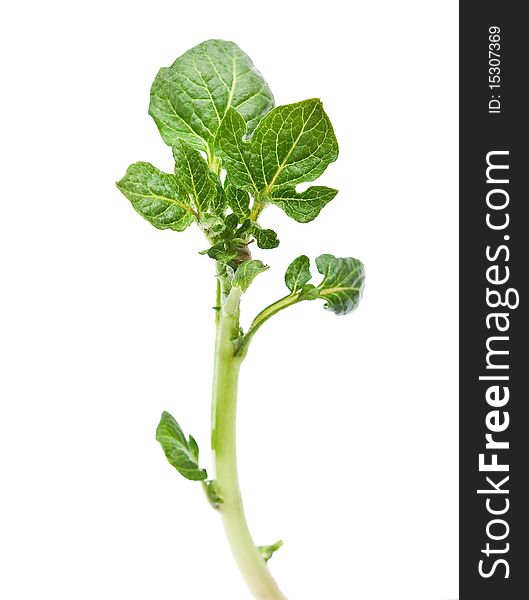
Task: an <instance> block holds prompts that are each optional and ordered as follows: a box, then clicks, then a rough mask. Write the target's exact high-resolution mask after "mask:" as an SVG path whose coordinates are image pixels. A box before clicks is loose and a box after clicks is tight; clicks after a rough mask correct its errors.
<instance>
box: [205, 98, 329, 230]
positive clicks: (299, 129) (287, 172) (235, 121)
mask: <svg viewBox="0 0 529 600" xmlns="http://www.w3.org/2000/svg"><path fill="white" fill-rule="evenodd" d="M246 135H247V131H246V124H245V122H244V119H243V118H242V117H241V116H240V115H239V114H238V113H237V111H236V110H233V109H232V110H229V111H228V112H227V113H226V117H225V119H224V121H223V122H222V124H221V126H220V128H219V130H218V132H217V147H218V151H219V154H220V155H221V157H222V161H223V165H224V166H225V167H226V168H227V170H228V172H229V174H230V181H232V182H233V184H234V185H236V187H238V188H241V189H244V190H246V191H248V192H250V193H251V194H252V195H253V196H254V197H256V198H260V199H261V200H264V201H265V202H266V201H270V202H272V203H273V204H276V205H277V206H280V207H281V208H282V209H283V210H284V211H285V212H286V213H287V215H289V216H290V217H292V218H294V219H296V221H299V222H300V223H307V222H308V221H312V219H314V218H315V217H316V216H317V215H318V214H319V212H320V211H321V209H322V208H323V207H324V206H325V205H326V204H327V202H330V201H331V200H332V199H333V198H334V196H335V195H336V194H337V191H336V190H333V189H332V188H327V187H321V186H313V187H310V188H309V189H307V190H305V191H304V192H299V193H298V192H296V190H295V186H296V185H297V184H299V183H304V182H310V181H314V180H315V179H317V178H318V177H319V176H320V175H321V174H322V173H323V172H324V171H325V169H326V168H327V166H328V165H329V164H330V163H331V162H334V161H335V160H336V158H337V157H338V142H337V141H336V137H335V135H334V131H333V128H332V125H331V122H330V120H329V117H328V116H327V115H326V113H325V111H324V110H323V105H322V103H321V102H320V100H317V99H311V100H304V101H302V102H297V103H295V104H287V105H285V106H278V107H276V108H274V109H273V110H271V111H270V112H269V113H267V114H266V115H265V116H264V117H263V119H262V120H261V122H260V123H259V125H258V126H257V129H256V130H255V132H254V134H253V136H252V137H251V139H250V141H246V139H245V138H246Z"/></svg>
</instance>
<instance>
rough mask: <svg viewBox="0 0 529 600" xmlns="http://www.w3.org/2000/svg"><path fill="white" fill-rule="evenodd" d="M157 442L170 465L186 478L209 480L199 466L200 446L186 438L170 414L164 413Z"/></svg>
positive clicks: (157, 430) (191, 438)
mask: <svg viewBox="0 0 529 600" xmlns="http://www.w3.org/2000/svg"><path fill="white" fill-rule="evenodd" d="M156 440H157V441H158V442H160V445H161V446H162V449H163V451H164V453H165V456H166V457H167V460H168V461H169V463H170V464H171V465H172V466H173V467H174V468H175V469H176V470H177V471H178V472H179V473H181V474H182V475H183V476H184V477H186V478H187V479H191V480H193V481H200V480H204V479H206V478H207V476H208V475H207V473H206V471H205V469H200V468H199V466H198V445H197V443H196V442H195V440H194V438H193V437H192V436H189V439H187V440H186V437H185V435H184V433H183V431H182V429H181V428H180V425H178V423H177V422H176V421H175V419H174V418H173V417H172V416H171V415H170V414H169V413H168V412H165V411H164V412H163V413H162V418H161V419H160V423H159V425H158V427H157V428H156Z"/></svg>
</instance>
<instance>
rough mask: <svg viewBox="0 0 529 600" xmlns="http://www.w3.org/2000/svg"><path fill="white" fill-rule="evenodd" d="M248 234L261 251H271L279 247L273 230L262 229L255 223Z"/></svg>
mask: <svg viewBox="0 0 529 600" xmlns="http://www.w3.org/2000/svg"><path fill="white" fill-rule="evenodd" d="M250 232H251V234H252V235H253V236H254V238H255V241H256V242H257V245H258V246H259V248H261V249H263V250H271V249H272V248H277V247H278V246H279V240H278V239H277V233H276V232H275V231H274V230H273V229H262V228H261V227H260V226H259V225H258V224H257V223H253V224H252V227H251V229H250Z"/></svg>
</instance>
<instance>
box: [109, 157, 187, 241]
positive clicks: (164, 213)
mask: <svg viewBox="0 0 529 600" xmlns="http://www.w3.org/2000/svg"><path fill="white" fill-rule="evenodd" d="M116 185H117V186H118V188H119V190H120V191H121V192H122V193H123V194H124V195H125V196H126V197H127V198H128V199H129V200H130V201H131V203H132V206H133V207H134V208H135V209H136V211H137V212H138V213H139V214H140V215H141V216H142V217H143V218H144V219H146V220H147V221H149V223H151V224H152V225H154V226H155V227H157V228H158V229H173V230H175V231H183V230H184V229H185V228H186V227H187V226H188V225H190V224H191V223H192V222H193V218H194V217H193V211H192V208H191V206H190V205H189V202H188V200H187V198H186V193H185V192H184V190H183V189H182V187H181V186H180V184H179V183H178V180H177V178H176V177H175V176H174V175H172V174H170V173H163V172H162V171H160V170H159V169H157V168H156V167H154V166H153V165H151V164H150V163H146V162H137V163H134V164H133V165H130V167H129V168H128V169H127V172H126V173H125V176H124V177H123V179H121V180H120V181H118V182H117V184H116Z"/></svg>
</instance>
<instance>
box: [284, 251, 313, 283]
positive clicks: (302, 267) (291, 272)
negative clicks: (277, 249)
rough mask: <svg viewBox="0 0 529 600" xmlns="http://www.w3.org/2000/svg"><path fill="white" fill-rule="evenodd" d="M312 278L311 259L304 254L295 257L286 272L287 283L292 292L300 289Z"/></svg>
mask: <svg viewBox="0 0 529 600" xmlns="http://www.w3.org/2000/svg"><path fill="white" fill-rule="evenodd" d="M311 278H312V275H311V273H310V260H309V257H308V256H305V255H304V254H302V255H301V256H298V257H297V258H295V259H294V260H293V261H292V262H291V263H290V265H289V266H288V268H287V270H286V273H285V283H286V285H287V288H288V289H289V290H290V291H291V292H292V293H295V292H297V291H298V290H300V289H301V288H302V287H303V286H304V285H305V284H306V283H307V282H309V281H310V280H311Z"/></svg>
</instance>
